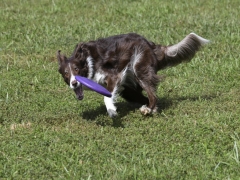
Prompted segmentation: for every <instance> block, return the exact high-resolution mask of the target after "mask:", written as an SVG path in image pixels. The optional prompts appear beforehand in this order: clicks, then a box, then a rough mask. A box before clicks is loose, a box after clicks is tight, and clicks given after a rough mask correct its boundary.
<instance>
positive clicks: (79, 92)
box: [74, 84, 83, 100]
mask: <svg viewBox="0 0 240 180" xmlns="http://www.w3.org/2000/svg"><path fill="white" fill-rule="evenodd" d="M74 92H75V93H76V98H77V99H78V100H82V99H83V88H82V84H80V86H78V87H77V88H75V89H74Z"/></svg>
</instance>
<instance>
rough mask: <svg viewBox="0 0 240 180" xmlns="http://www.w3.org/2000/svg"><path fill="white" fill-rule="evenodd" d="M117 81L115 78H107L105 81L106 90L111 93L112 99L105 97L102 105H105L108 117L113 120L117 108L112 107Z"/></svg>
mask: <svg viewBox="0 0 240 180" xmlns="http://www.w3.org/2000/svg"><path fill="white" fill-rule="evenodd" d="M117 82H118V80H117V78H116V77H109V78H108V79H107V82H106V83H107V89H108V90H109V91H110V92H111V93H112V97H110V98H109V97H106V96H104V103H105V106H106V108H107V112H108V115H109V116H110V117H111V118H113V117H115V116H117V111H116V110H117V108H116V106H115V105H114V103H115V98H116V95H117V87H118V86H117V84H118V83H117Z"/></svg>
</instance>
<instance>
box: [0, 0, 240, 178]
mask: <svg viewBox="0 0 240 180" xmlns="http://www.w3.org/2000/svg"><path fill="white" fill-rule="evenodd" d="M0 9H1V11H0V33H1V37H0V38H1V39H0V77H1V79H0V142H1V143H0V179H239V177H240V173H239V172H240V171H239V169H240V157H239V154H240V150H239V149H240V106H239V102H240V71H239V68H240V67H239V59H240V55H239V49H240V28H239V27H240V21H239V19H240V17H239V16H240V15H239V11H240V2H239V1H238V0H232V1H227V0H224V1H217V0H214V1H200V0H191V1H183V0H180V1H178V2H175V1H159V0H152V1H143V0H142V1H141V0H139V1H131V0H126V1H120V0H111V1H105V0H100V1H93V0H81V1H77V0H74V1H68V0H66V1H60V0H52V1H47V0H42V1H34V0H30V1H29V0H21V1H16V0H3V1H2V2H1V5H0ZM127 32H137V33H139V34H142V35H144V36H145V37H147V38H148V39H150V40H153V41H154V42H156V43H161V44H164V45H167V44H173V43H177V42H178V41H180V40H181V39H183V37H184V36H185V35H187V34H188V33H190V32H195V33H197V34H199V35H201V36H203V37H205V38H207V39H210V40H211V44H210V45H208V46H206V47H205V48H204V49H203V50H202V51H201V52H199V53H198V54H197V56H196V57H195V58H194V59H193V60H192V62H191V63H188V64H182V65H179V66H177V67H174V68H171V69H166V70H164V71H161V72H159V74H163V75H165V76H166V77H167V78H166V80H165V81H164V82H162V83H161V84H160V85H159V87H158V93H157V94H158V97H159V112H158V113H157V114H154V115H153V116H149V117H144V116H142V115H141V114H140V112H139V110H138V109H135V108H134V107H132V106H131V105H130V104H128V103H127V102H125V101H124V100H123V99H121V98H119V102H118V104H117V106H118V112H119V117H118V118H117V119H116V120H115V121H113V120H112V119H110V118H109V117H108V116H107V113H106V110H105V106H104V103H103V97H102V96H100V95H98V94H96V93H94V92H85V99H84V100H83V101H81V102H79V101H77V100H75V98H74V93H73V92H72V91H71V90H70V89H69V88H68V87H67V86H66V85H65V84H64V82H63V80H62V78H61V76H60V74H58V72H57V70H58V64H57V60H56V55H55V54H56V51H57V50H58V49H61V50H62V52H63V53H65V54H67V55H69V54H70V53H71V52H72V50H73V48H74V46H75V44H76V43H78V42H80V41H89V40H92V39H96V38H98V37H106V36H110V35H114V34H120V33H127Z"/></svg>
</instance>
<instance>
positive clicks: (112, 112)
mask: <svg viewBox="0 0 240 180" xmlns="http://www.w3.org/2000/svg"><path fill="white" fill-rule="evenodd" d="M104 103H105V106H106V108H107V112H108V115H109V116H110V117H111V118H113V117H115V116H117V111H116V110H117V108H116V107H115V105H114V99H113V97H111V98H109V97H106V96H104Z"/></svg>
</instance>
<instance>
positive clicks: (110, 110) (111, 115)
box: [107, 109, 118, 118]
mask: <svg viewBox="0 0 240 180" xmlns="http://www.w3.org/2000/svg"><path fill="white" fill-rule="evenodd" d="M107 112H108V115H109V116H110V117H111V118H114V117H116V116H117V115H118V114H117V112H116V111H114V110H113V109H108V110H107Z"/></svg>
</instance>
